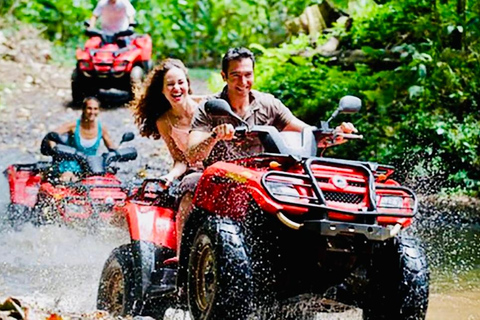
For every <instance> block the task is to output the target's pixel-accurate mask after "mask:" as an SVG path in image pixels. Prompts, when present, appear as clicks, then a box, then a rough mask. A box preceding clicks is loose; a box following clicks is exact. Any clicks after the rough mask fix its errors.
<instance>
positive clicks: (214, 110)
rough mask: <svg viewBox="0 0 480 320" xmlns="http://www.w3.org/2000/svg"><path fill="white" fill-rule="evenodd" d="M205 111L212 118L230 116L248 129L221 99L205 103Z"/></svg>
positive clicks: (243, 121)
mask: <svg viewBox="0 0 480 320" xmlns="http://www.w3.org/2000/svg"><path fill="white" fill-rule="evenodd" d="M205 111H206V112H207V113H208V114H210V115H212V116H230V117H232V118H234V119H236V120H238V121H240V122H241V123H243V124H244V125H246V126H247V128H248V127H249V125H248V123H246V122H245V120H243V119H242V118H240V117H239V116H238V115H237V114H236V113H235V112H233V110H232V108H231V107H230V105H229V104H228V102H227V101H225V100H223V99H212V100H208V101H207V102H205Z"/></svg>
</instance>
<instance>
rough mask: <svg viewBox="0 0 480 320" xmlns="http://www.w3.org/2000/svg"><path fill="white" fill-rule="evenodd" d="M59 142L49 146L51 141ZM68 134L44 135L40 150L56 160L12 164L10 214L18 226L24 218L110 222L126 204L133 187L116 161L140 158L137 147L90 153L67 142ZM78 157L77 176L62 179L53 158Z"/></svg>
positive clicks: (8, 173) (129, 136)
mask: <svg viewBox="0 0 480 320" xmlns="http://www.w3.org/2000/svg"><path fill="white" fill-rule="evenodd" d="M133 138H134V135H133V133H131V132H128V133H125V134H124V135H123V137H122V141H121V143H122V142H126V141H131V140H132V139H133ZM50 140H51V141H54V142H55V143H57V145H56V146H55V147H53V148H51V147H50V146H49V144H48V141H50ZM65 141H66V138H65V137H61V136H59V135H58V134H56V133H54V132H51V133H49V134H47V136H46V137H45V138H44V139H43V142H42V153H44V154H46V155H51V156H52V157H53V159H54V160H53V162H47V161H40V162H37V163H32V164H13V165H10V166H9V167H7V169H6V170H5V172H4V173H5V175H6V177H7V179H8V182H9V186H10V204H9V206H8V210H7V219H8V220H9V221H10V223H11V224H12V225H14V226H18V225H21V224H22V223H24V222H33V223H34V224H37V223H38V224H43V223H47V222H53V221H63V222H74V221H89V222H93V221H96V220H105V221H109V220H110V218H111V216H112V211H111V209H112V207H113V205H115V204H121V203H124V201H125V199H126V197H127V194H128V192H129V186H127V185H125V184H124V183H122V182H121V181H120V180H119V179H118V178H117V177H116V175H115V174H116V172H117V170H118V168H117V167H115V166H113V163H115V162H120V161H130V160H134V159H136V157H137V151H136V150H135V148H132V147H128V148H120V149H118V150H116V151H110V152H107V153H104V154H102V155H100V156H86V155H84V154H82V153H81V152H79V151H76V149H75V148H72V147H69V146H66V145H64V144H62V143H65ZM59 160H75V161H78V163H80V165H81V167H82V172H83V173H82V174H81V176H80V177H79V180H78V181H77V182H74V183H59V181H58V172H56V170H55V162H57V161H59Z"/></svg>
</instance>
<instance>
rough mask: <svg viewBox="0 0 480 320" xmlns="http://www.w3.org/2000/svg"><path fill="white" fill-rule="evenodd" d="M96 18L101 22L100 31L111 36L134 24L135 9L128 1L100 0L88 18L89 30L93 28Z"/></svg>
mask: <svg viewBox="0 0 480 320" xmlns="http://www.w3.org/2000/svg"><path fill="white" fill-rule="evenodd" d="M98 18H100V19H101V21H102V31H104V32H105V33H106V34H109V35H113V34H115V33H117V32H120V31H124V30H126V29H128V27H129V25H130V24H131V23H134V22H135V9H134V8H133V6H132V4H131V3H130V1H129V0H100V1H99V2H98V4H97V6H96V7H95V9H94V10H93V14H92V17H91V18H90V27H91V28H93V27H95V23H96V22H97V19H98Z"/></svg>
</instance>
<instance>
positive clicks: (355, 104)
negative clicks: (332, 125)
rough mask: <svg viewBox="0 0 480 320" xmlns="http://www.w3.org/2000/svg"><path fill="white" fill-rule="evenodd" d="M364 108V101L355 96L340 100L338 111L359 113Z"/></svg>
mask: <svg viewBox="0 0 480 320" xmlns="http://www.w3.org/2000/svg"><path fill="white" fill-rule="evenodd" d="M361 108H362V100H360V98H358V97H355V96H345V97H343V98H342V99H340V103H339V104H338V109H339V110H340V112H341V113H357V112H358V111H360V109H361Z"/></svg>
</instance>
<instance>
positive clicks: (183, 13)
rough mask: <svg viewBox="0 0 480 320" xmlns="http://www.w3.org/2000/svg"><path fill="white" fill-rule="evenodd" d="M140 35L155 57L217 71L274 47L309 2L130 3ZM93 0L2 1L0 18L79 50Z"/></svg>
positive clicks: (146, 0) (134, 0)
mask: <svg viewBox="0 0 480 320" xmlns="http://www.w3.org/2000/svg"><path fill="white" fill-rule="evenodd" d="M131 2H132V4H133V6H134V7H135V8H136V10H137V16H136V19H137V21H138V22H139V27H138V31H139V32H143V33H148V34H150V35H151V36H152V39H153V44H154V54H155V55H156V57H157V58H164V57H169V56H174V57H177V58H180V59H183V60H184V61H185V62H186V63H187V64H189V65H195V66H203V67H207V66H217V65H218V63H219V61H220V57H221V55H222V54H223V52H225V51H226V50H227V49H228V48H229V47H232V46H246V45H248V44H249V43H252V42H258V43H261V44H264V45H267V46H273V45H278V44H279V43H281V42H283V41H284V40H285V37H286V31H285V27H284V22H285V20H286V19H287V18H288V17H292V16H294V15H297V14H300V13H301V12H302V11H303V10H304V8H305V6H306V5H307V4H310V3H312V2H315V1H309V0H301V1H299V0H275V1H274V0H258V1H257V0H255V1H253V0H229V1H214V0H180V1H178V0H131ZM96 3H97V0H15V1H14V0H3V2H1V4H2V5H1V6H0V15H1V14H7V13H13V15H14V16H15V17H16V18H18V19H20V20H21V21H24V22H28V23H33V24H36V25H38V26H39V27H41V28H45V29H46V31H45V34H46V36H47V38H49V39H50V40H54V41H56V42H57V43H62V44H64V45H69V46H73V47H76V46H79V45H81V44H82V42H83V41H84V40H85V38H84V37H83V36H82V34H83V30H84V27H83V21H85V20H87V19H89V18H90V16H91V12H92V11H93V8H94V7H95V5H96Z"/></svg>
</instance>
